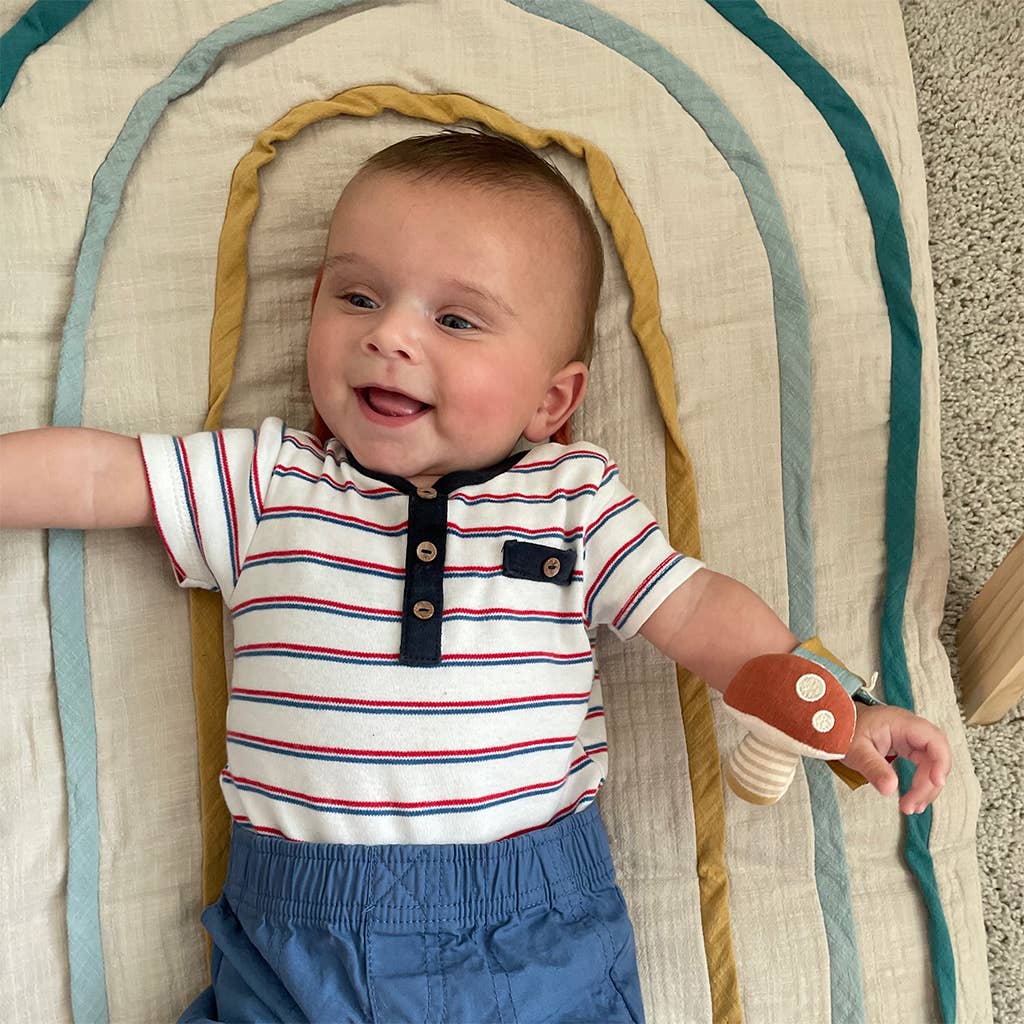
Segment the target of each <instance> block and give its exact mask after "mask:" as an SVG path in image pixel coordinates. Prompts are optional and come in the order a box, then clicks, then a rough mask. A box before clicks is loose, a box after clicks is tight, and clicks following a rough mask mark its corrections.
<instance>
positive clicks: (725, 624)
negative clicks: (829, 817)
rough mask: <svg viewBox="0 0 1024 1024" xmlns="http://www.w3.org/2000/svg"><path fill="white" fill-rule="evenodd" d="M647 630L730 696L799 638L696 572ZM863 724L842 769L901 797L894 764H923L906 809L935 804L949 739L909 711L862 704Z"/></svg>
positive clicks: (738, 593) (739, 589) (735, 584)
mask: <svg viewBox="0 0 1024 1024" xmlns="http://www.w3.org/2000/svg"><path fill="white" fill-rule="evenodd" d="M640 632H641V633H642V634H643V636H644V637H645V638H646V639H647V640H649V641H650V642H651V643H652V644H654V646H655V647H657V648H658V649H659V650H660V651H661V652H662V653H663V654H665V655H667V656H668V657H669V658H671V659H672V660H673V661H675V662H677V663H678V664H680V665H682V666H684V667H685V668H688V669H690V671H692V672H694V673H695V674H697V675H698V676H700V677H701V678H702V679H704V680H705V682H707V683H708V684H709V685H710V686H712V687H714V688H715V689H716V690H719V691H724V690H725V689H726V687H727V686H728V685H729V683H730V682H731V681H732V679H733V677H734V676H735V675H736V673H737V672H739V670H740V669H741V668H742V667H743V665H745V664H746V663H747V662H748V661H750V660H751V659H752V658H755V657H757V656H759V655H762V654H776V653H777V654H784V653H789V652H791V651H793V650H794V648H795V647H796V646H797V643H798V640H797V638H796V637H795V636H794V635H793V634H792V633H791V632H790V630H789V629H788V627H787V626H786V625H785V623H783V622H782V620H781V619H779V617H778V616H777V615H776V614H775V613H774V611H772V609H771V608H770V607H769V606H768V605H767V604H765V602H764V601H762V600H761V598H760V597H758V596H757V594H755V593H754V592H753V591H752V590H750V589H749V588H748V587H746V586H744V585H743V584H742V583H740V582H739V581H737V580H734V579H732V578H731V577H729V576H724V575H722V574H721V573H716V572H712V571H711V570H709V569H701V570H699V571H698V572H696V573H694V575H693V576H691V577H690V578H689V579H688V580H687V581H686V582H685V583H684V584H683V585H682V586H681V587H679V588H678V589H677V590H676V591H674V592H673V593H672V594H670V595H669V597H668V598H666V600H665V601H664V602H663V603H662V604H661V605H660V606H659V607H658V608H657V609H656V610H655V611H654V612H653V613H652V615H651V616H650V618H649V619H648V620H647V621H646V622H645V623H644V625H643V626H641V627H640ZM856 709H857V724H856V728H855V730H854V734H853V741H852V743H851V745H850V749H849V752H848V753H847V755H846V757H845V758H844V759H843V761H842V763H843V764H844V765H846V766H847V767H849V768H852V769H854V770H855V771H857V772H859V773H860V774H861V775H862V776H864V778H865V779H867V781H868V782H870V783H871V784H872V785H873V786H874V787H875V789H877V790H878V792H879V793H881V794H883V795H884V796H889V795H890V794H892V793H893V792H895V790H896V787H897V784H898V779H897V777H896V772H895V770H894V769H893V768H892V766H891V765H890V764H889V762H888V760H887V758H889V757H893V756H899V757H905V758H907V759H908V760H909V761H911V762H913V763H914V764H915V765H916V769H915V772H914V779H913V782H912V783H911V786H910V789H909V790H908V791H907V792H906V793H905V794H904V795H903V796H902V797H901V798H900V810H901V811H903V812H904V813H905V814H916V813H919V812H920V811H922V810H924V808H925V807H927V806H928V804H930V803H931V802H932V800H934V799H935V797H936V795H937V794H938V792H939V790H940V789H941V788H942V786H943V784H944V783H945V781H946V776H947V775H948V774H949V769H950V763H951V755H950V749H949V741H948V740H947V739H946V736H945V734H944V733H943V732H942V731H941V730H940V729H939V728H938V727H937V726H935V725H932V723H931V722H929V721H927V720H925V719H923V718H920V717H918V716H917V715H915V714H913V713H912V712H910V711H905V710H904V709H903V708H897V707H890V706H888V705H877V706H868V705H865V704H860V703H858V704H857V705H856Z"/></svg>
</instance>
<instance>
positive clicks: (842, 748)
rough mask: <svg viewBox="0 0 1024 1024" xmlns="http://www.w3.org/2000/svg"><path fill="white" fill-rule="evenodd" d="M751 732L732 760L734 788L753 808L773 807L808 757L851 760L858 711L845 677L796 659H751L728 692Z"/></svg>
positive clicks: (733, 708) (730, 770)
mask: <svg viewBox="0 0 1024 1024" xmlns="http://www.w3.org/2000/svg"><path fill="white" fill-rule="evenodd" d="M723 696H724V698H725V706H726V707H727V708H728V709H729V711H730V712H731V713H732V714H733V716H734V717H735V718H737V719H739V721H740V722H741V723H742V724H743V725H745V726H746V728H747V734H746V736H744V737H743V739H742V740H741V741H740V744H739V746H738V747H737V748H736V749H735V750H734V751H733V752H732V753H731V754H730V755H729V758H728V760H727V762H726V766H725V769H726V770H725V777H726V781H727V782H728V783H729V788H730V789H731V790H732V791H733V792H734V793H735V794H736V795H737V796H739V797H742V798H743V799H744V800H746V801H748V802H749V803H753V804H773V803H775V801H776V800H778V799H779V797H781V796H782V794H783V793H785V792H786V790H787V789H788V788H789V784H790V783H791V782H792V781H793V775H794V773H795V772H796V766H797V764H799V762H800V758H801V757H814V758H818V759H820V760H823V761H833V760H838V759H839V758H842V757H845V756H846V754H847V752H848V751H849V749H850V743H851V742H852V740H853V730H854V726H855V725H856V724H857V712H856V710H855V709H854V706H853V701H852V700H851V698H850V695H849V694H848V693H847V692H846V690H844V689H843V687H842V685H841V684H840V682H839V680H838V679H836V677H835V676H834V675H833V674H832V673H831V672H829V671H828V669H826V668H824V667H823V666H822V665H820V664H817V663H816V662H813V661H810V660H809V659H807V658H802V657H800V656H799V655H797V654H763V655H761V656H760V657H757V658H751V660H750V661H748V662H747V663H746V664H745V665H744V666H743V667H742V668H741V669H740V670H739V672H737V673H736V675H735V676H734V677H733V679H732V681H731V682H730V683H729V685H728V686H727V687H726V689H725V693H724V694H723Z"/></svg>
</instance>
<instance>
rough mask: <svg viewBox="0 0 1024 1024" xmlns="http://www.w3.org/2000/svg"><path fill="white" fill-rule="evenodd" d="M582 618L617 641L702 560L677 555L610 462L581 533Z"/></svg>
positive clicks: (637, 625) (639, 623) (635, 629)
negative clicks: (601, 628)
mask: <svg viewBox="0 0 1024 1024" xmlns="http://www.w3.org/2000/svg"><path fill="white" fill-rule="evenodd" d="M583 560H584V561H583V575H584V587H585V590H584V609H583V611H584V620H585V622H586V625H587V626H588V627H589V626H596V625H602V624H603V625H607V626H608V627H609V628H610V629H611V630H612V632H614V633H615V634H616V635H617V636H618V637H619V638H620V639H622V640H628V639H630V638H631V637H633V636H635V635H636V634H637V633H638V632H639V630H640V627H641V626H643V624H644V623H645V622H646V621H647V619H648V618H649V617H650V616H651V615H652V614H653V613H654V611H655V610H656V609H657V608H658V606H659V605H660V604H661V603H662V602H663V601H664V600H665V599H666V598H667V597H668V596H669V594H671V593H672V592H673V591H674V590H675V589H676V588H678V587H680V586H682V584H683V583H685V582H686V581H687V580H688V579H689V578H690V577H691V576H692V575H693V574H694V573H695V572H696V571H697V570H698V569H701V568H703V564H704V563H703V562H701V561H699V560H698V559H696V558H690V557H687V556H686V555H682V554H680V553H679V552H678V551H676V550H675V549H674V548H673V547H672V545H671V544H669V542H668V538H667V537H666V536H665V534H664V532H663V531H662V530H661V528H660V527H659V526H658V524H657V522H656V521H655V519H654V516H652V515H651V512H650V510H649V509H648V508H647V506H646V505H644V503H643V502H642V501H640V499H639V498H637V497H636V495H634V494H632V493H630V491H629V490H628V489H627V488H626V487H625V486H624V485H623V484H622V482H621V481H620V480H619V473H618V468H617V467H616V465H615V463H614V462H611V461H609V462H608V464H607V468H606V470H605V472H604V475H603V477H602V479H601V482H600V484H599V485H598V488H597V492H596V494H595V497H594V501H593V503H592V505H591V512H590V515H589V522H588V523H587V526H586V528H585V532H584V535H583Z"/></svg>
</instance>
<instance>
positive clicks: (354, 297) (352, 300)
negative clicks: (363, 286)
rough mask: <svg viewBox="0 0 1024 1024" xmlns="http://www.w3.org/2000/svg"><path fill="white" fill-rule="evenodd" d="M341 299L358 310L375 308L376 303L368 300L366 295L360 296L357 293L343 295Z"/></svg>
mask: <svg viewBox="0 0 1024 1024" xmlns="http://www.w3.org/2000/svg"><path fill="white" fill-rule="evenodd" d="M342 299H343V301H345V302H347V303H348V304H349V305H350V306H356V307H357V308H358V309H376V308H377V303H376V302H374V301H373V299H371V298H368V297H367V296H366V295H361V294H360V293H359V292H349V294H348V295H343V296H342Z"/></svg>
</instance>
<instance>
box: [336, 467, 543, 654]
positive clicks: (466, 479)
mask: <svg viewBox="0 0 1024 1024" xmlns="http://www.w3.org/2000/svg"><path fill="white" fill-rule="evenodd" d="M347 455H348V460H349V462H350V463H351V464H352V466H353V467H354V468H355V469H357V470H359V472H360V473H362V474H363V475H364V476H368V477H370V478H372V479H374V480H380V481H382V482H383V483H386V484H390V485H391V486H392V487H394V488H395V489H396V490H398V491H401V492H402V493H403V494H405V495H407V496H408V498H409V516H408V528H407V530H406V538H405V544H406V546H405V590H404V592H403V594H402V640H401V646H400V647H399V652H398V663H399V664H400V665H412V666H420V667H428V666H432V665H440V664H441V620H442V617H443V615H444V569H445V561H446V558H445V541H446V540H447V537H448V496H449V495H450V494H451V493H452V492H453V491H455V490H457V489H458V488H460V487H468V486H471V485H473V484H481V483H484V482H485V481H487V480H490V479H492V478H493V477H496V476H500V475H501V474H502V473H504V472H505V471H506V470H507V469H510V468H511V467H512V466H514V465H515V464H516V463H517V462H518V461H519V460H520V459H521V458H522V457H523V456H524V455H526V452H524V451H523V452H514V453H513V454H512V455H509V456H508V458H505V459H502V461H501V462H498V463H496V464H495V465H493V466H488V467H487V468H486V469H467V470H456V471H455V472H454V473H446V474H445V475H444V476H443V477H441V478H440V479H439V480H438V481H437V482H436V483H435V484H434V486H433V487H415V486H414V485H413V484H411V483H410V482H409V481H408V480H406V479H405V478H404V477H401V476H394V475H392V474H390V473H375V472H373V470H369V469H364V468H363V467H362V466H361V465H360V464H359V463H358V462H357V461H356V459H355V457H354V456H353V455H352V453H351V452H347ZM499 543H500V542H499Z"/></svg>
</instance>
